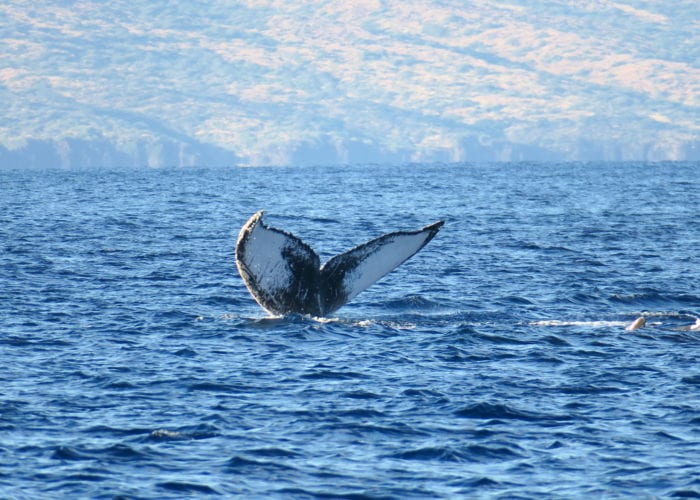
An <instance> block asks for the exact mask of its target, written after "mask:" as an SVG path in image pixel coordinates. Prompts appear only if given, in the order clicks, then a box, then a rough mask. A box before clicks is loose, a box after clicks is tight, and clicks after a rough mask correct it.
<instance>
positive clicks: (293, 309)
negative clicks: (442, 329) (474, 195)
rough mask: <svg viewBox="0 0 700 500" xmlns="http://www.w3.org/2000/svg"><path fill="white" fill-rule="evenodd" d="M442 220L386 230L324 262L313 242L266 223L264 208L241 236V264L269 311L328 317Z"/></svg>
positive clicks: (238, 261)
mask: <svg viewBox="0 0 700 500" xmlns="http://www.w3.org/2000/svg"><path fill="white" fill-rule="evenodd" d="M443 224H444V221H438V222H435V223H433V224H430V225H428V226H425V227H424V228H422V229H419V230H417V231H397V232H393V233H388V234H385V235H383V236H380V237H379V238H375V239H373V240H371V241H368V242H367V243H363V244H362V245H359V246H357V247H355V248H353V249H352V250H349V251H347V252H345V253H342V254H339V255H336V256H335V257H333V258H332V259H330V260H329V261H328V262H326V263H325V264H323V265H321V263H320V259H319V257H318V255H317V254H316V252H314V251H313V249H312V248H311V247H310V246H309V245H307V244H306V243H304V242H303V241H302V240H301V239H299V238H298V237H296V236H294V235H293V234H291V233H288V232H286V231H282V230H280V229H276V228H273V227H270V226H267V225H266V224H264V223H263V211H259V212H257V213H256V214H254V215H253V216H252V217H251V218H250V219H249V220H248V222H246V223H245V224H244V225H243V227H242V228H241V231H240V233H239V235H238V241H237V242H236V267H237V268H238V272H239V273H240V274H241V277H242V278H243V281H244V282H245V284H246V287H247V288H248V290H249V291H250V293H251V295H252V296H253V297H254V298H255V300H256V301H257V302H258V304H260V305H261V306H262V307H263V308H264V309H265V310H267V311H269V312H270V313H272V314H275V315H284V314H290V313H298V314H309V315H312V316H317V317H324V316H327V315H328V314H330V313H332V312H334V311H336V310H338V309H339V308H340V307H342V306H343V305H345V304H347V303H348V302H349V301H350V300H352V299H353V297H355V296H356V295H357V294H358V293H360V292H361V291H363V290H365V289H366V288H367V287H369V286H370V285H372V284H373V283H375V282H376V281H377V280H379V279H380V278H382V277H383V276H385V275H386V274H388V273H389V272H391V271H392V270H394V269H395V268H396V267H398V266H399V265H400V264H402V263H403V262H405V261H406V260H407V259H409V258H410V257H412V256H413V255H415V254H416V252H418V251H419V250H420V249H421V248H423V247H424V246H425V245H426V244H427V243H428V242H429V241H430V240H432V239H433V237H434V236H435V235H436V234H437V232H438V231H439V230H440V228H441V227H442V225H443Z"/></svg>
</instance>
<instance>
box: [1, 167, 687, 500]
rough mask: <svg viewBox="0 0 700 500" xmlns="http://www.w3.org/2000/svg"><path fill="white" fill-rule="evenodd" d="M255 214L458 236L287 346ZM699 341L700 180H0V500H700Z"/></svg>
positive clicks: (381, 173) (283, 174)
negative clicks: (245, 269)
mask: <svg viewBox="0 0 700 500" xmlns="http://www.w3.org/2000/svg"><path fill="white" fill-rule="evenodd" d="M261 209H265V210H266V211H267V212H266V213H267V216H266V221H267V223H268V224H270V225H272V226H275V227H278V228H282V229H285V230H287V231H290V232H292V233H294V234H296V235H298V236H300V237H301V238H303V239H304V240H305V241H306V242H307V243H309V244H310V245H311V246H312V247H314V249H316V251H317V252H318V253H319V255H321V257H322V260H325V259H328V258H330V257H331V256H333V255H335V254H337V253H340V252H342V251H345V250H347V249H349V248H351V247H353V246H355V245H357V244H359V243H363V242H364V241H366V240H369V239H371V238H374V237H376V236H379V235H381V234H383V233H385V232H390V231H395V230H401V229H403V230H414V229H418V228H420V227H422V226H424V225H426V224H428V223H431V222H434V221H437V220H440V219H444V220H445V221H446V223H445V226H444V227H443V229H442V230H441V231H440V233H439V234H438V235H437V236H436V237H435V239H434V240H433V241H432V242H431V243H430V244H428V245H427V246H426V247H425V248H424V249H423V250H421V251H420V252H419V253H418V254H417V255H415V256H414V257H413V258H412V259H411V260H409V261H408V262H406V263H405V264H403V265H402V266H401V267H399V268H398V269H397V270H396V271H394V272H393V273H391V274H389V275H388V276H386V277H385V278H384V279H383V280H381V281H380V282H379V283H377V284H375V285H374V286H373V287H371V288H369V289H368V290H366V291H364V292H363V293H361V294H360V295H359V296H357V297H356V298H355V299H354V300H353V301H352V302H351V303H349V304H347V305H346V306H345V307H343V308H342V309H340V310H339V311H337V312H336V313H334V315H333V318H328V319H323V320H321V319H314V318H310V317H303V316H292V317H285V318H270V317H267V315H266V313H265V312H264V311H263V310H262V309H261V308H260V307H259V306H258V305H257V304H256V302H255V301H254V300H253V298H252V297H251V296H250V294H249V293H248V291H247V289H246V288H245V286H244V284H243V281H242V280H241V278H240V277H239V275H238V272H237V270H236V266H235V261H234V245H235V241H236V237H237V234H238V231H239V229H240V227H241V226H242V225H243V223H245V221H246V220H247V219H248V218H249V217H250V216H251V215H252V214H253V213H254V212H256V211H258V210H261ZM699 316H700V164H698V163H567V164H556V163H550V164H546V163H545V164H529V163H502V164H461V165H420V164H417V165H402V166H377V165H365V166H353V167H318V168H316V167H308V168H192V169H159V170H150V169H145V168H143V169H139V168H131V169H129V168H126V169H122V170H96V169H94V170H43V171H39V170H31V171H18V170H15V171H8V170H5V171H0V320H1V323H0V327H1V334H0V360H1V362H2V364H1V365H0V366H1V367H0V498H11V499H14V498H17V499H56V498H129V499H131V498H133V499H137V498H141V499H152V498H158V499H166V498H172V499H175V498H183V497H206V496H217V495H218V496H221V497H224V498H232V497H241V498H301V499H306V498H308V499H313V498H351V499H407V498H409V499H410V498H449V499H452V498H519V499H525V498H531V499H542V498H606V499H608V498H657V497H665V498H668V497H678V498H700V331H699V330H691V329H689V326H690V325H693V324H694V323H695V321H696V319H697V318H698V317H699ZM638 317H644V318H645V319H646V326H645V327H644V328H641V329H638V330H634V331H627V330H625V326H626V325H628V324H629V323H631V322H632V321H634V320H635V319H636V318H638Z"/></svg>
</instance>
